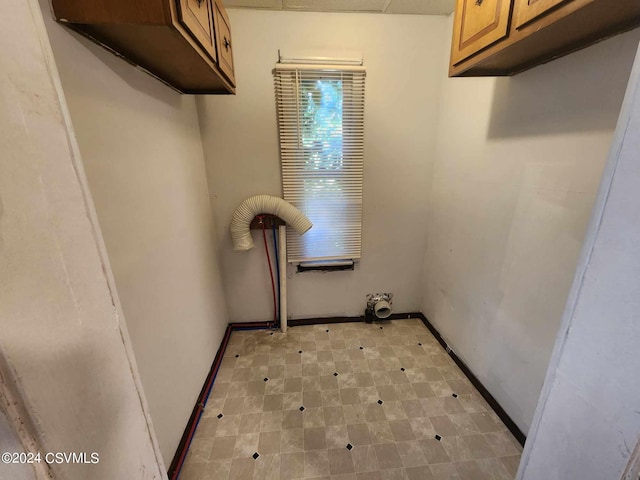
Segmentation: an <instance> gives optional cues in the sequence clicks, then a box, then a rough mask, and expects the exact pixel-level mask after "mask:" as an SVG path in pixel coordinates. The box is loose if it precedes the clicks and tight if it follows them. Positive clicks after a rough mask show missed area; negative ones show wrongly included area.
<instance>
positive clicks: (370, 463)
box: [351, 445, 379, 473]
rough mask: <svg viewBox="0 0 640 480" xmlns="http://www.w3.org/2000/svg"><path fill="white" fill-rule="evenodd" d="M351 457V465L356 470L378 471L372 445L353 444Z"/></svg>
mask: <svg viewBox="0 0 640 480" xmlns="http://www.w3.org/2000/svg"><path fill="white" fill-rule="evenodd" d="M351 459H352V461H353V466H354V469H355V471H356V473H358V472H372V471H378V469H379V467H378V458H377V456H376V452H375V449H374V447H373V446H372V445H360V446H354V447H353V448H352V449H351Z"/></svg>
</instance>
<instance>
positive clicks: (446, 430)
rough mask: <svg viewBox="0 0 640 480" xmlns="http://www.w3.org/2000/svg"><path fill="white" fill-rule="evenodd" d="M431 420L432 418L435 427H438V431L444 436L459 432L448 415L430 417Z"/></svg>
mask: <svg viewBox="0 0 640 480" xmlns="http://www.w3.org/2000/svg"><path fill="white" fill-rule="evenodd" d="M429 420H431V423H432V424H433V427H434V428H435V429H436V433H437V434H439V435H440V436H442V437H444V436H449V435H457V434H458V430H456V427H455V425H454V424H453V422H452V421H451V418H450V417H449V416H448V415H442V416H439V417H429Z"/></svg>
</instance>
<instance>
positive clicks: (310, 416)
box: [302, 408, 325, 428]
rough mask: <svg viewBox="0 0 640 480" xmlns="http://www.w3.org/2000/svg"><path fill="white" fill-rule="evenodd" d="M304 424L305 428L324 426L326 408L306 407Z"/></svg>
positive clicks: (303, 415)
mask: <svg viewBox="0 0 640 480" xmlns="http://www.w3.org/2000/svg"><path fill="white" fill-rule="evenodd" d="M302 426H303V427H304V428H314V427H324V426H325V423H324V409H323V408H305V410H304V412H302Z"/></svg>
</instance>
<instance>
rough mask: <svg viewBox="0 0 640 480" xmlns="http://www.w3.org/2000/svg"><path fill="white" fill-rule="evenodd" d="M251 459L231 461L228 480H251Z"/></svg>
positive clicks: (253, 463)
mask: <svg viewBox="0 0 640 480" xmlns="http://www.w3.org/2000/svg"><path fill="white" fill-rule="evenodd" d="M254 465H255V460H254V459H253V458H234V459H233V460H232V461H231V470H230V472H229V480H253V468H254Z"/></svg>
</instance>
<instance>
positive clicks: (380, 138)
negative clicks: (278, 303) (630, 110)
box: [198, 9, 448, 322]
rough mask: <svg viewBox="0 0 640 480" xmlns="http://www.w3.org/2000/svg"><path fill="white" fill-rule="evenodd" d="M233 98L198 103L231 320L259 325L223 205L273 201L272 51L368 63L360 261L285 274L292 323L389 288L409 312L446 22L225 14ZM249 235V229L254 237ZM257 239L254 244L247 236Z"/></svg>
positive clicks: (254, 273) (261, 259)
mask: <svg viewBox="0 0 640 480" xmlns="http://www.w3.org/2000/svg"><path fill="white" fill-rule="evenodd" d="M229 15H230V17H231V25H232V27H233V37H234V42H235V47H234V48H235V65H236V72H237V74H236V78H237V79H238V93H237V95H236V96H235V97H207V98H199V99H198V107H199V113H200V125H201V128H202V138H203V142H204V149H205V157H206V163H207V172H208V178H209V185H210V186H211V189H212V192H213V197H212V204H213V210H214V216H215V218H216V223H217V225H219V230H218V240H219V242H220V245H221V266H222V273H223V279H224V286H225V293H226V298H227V301H228V305H229V314H230V318H231V320H232V321H235V322H242V321H251V320H269V319H271V316H272V306H271V287H270V283H269V273H268V270H267V266H266V260H265V254H264V249H263V248H262V247H261V245H262V244H261V243H258V242H256V245H257V246H258V247H257V248H255V249H254V250H252V251H250V252H242V253H237V252H233V250H232V247H231V241H230V237H229V232H228V228H227V227H228V225H229V223H230V221H231V216H232V213H233V210H234V209H235V208H236V207H237V206H238V205H239V204H240V203H241V202H242V201H243V200H244V199H245V198H247V197H249V196H251V195H255V194H258V193H266V194H272V195H278V196H281V195H282V190H281V178H280V161H279V152H278V134H277V122H276V112H275V100H274V93H273V92H274V88H273V77H272V74H271V72H272V69H273V67H274V65H275V62H276V61H277V58H278V57H277V55H278V49H283V50H288V51H300V50H307V51H308V50H314V49H320V50H322V51H323V52H324V53H326V52H336V53H335V55H337V56H339V55H340V54H343V52H345V51H348V52H352V51H360V52H362V53H363V54H364V59H365V66H366V67H367V86H366V104H365V167H364V168H365V180H364V223H363V256H362V261H361V262H360V264H359V265H358V266H357V267H356V271H354V272H339V273H338V272H332V273H327V274H320V273H304V274H295V273H293V270H292V269H291V268H290V270H289V274H290V280H289V281H288V289H289V313H290V316H291V317H293V318H303V317H323V316H334V315H335V316H338V315H362V313H363V310H364V306H365V295H366V294H367V293H370V292H378V291H390V292H393V293H394V294H395V301H394V307H395V310H396V311H415V310H418V309H419V308H420V302H421V289H420V277H421V266H422V258H423V255H424V240H425V235H426V231H425V226H426V225H425V222H424V218H425V216H426V212H427V201H426V200H427V194H428V191H429V187H430V184H431V182H430V175H431V166H432V158H431V156H430V155H429V154H428V153H426V152H430V151H432V147H433V142H434V134H435V126H436V124H435V121H436V113H437V100H438V98H439V85H440V82H441V73H442V71H441V70H440V69H439V68H438V69H437V68H434V67H435V66H436V65H440V63H439V60H440V58H441V52H442V50H443V49H444V46H445V44H446V43H447V42H448V40H447V39H446V38H445V25H446V17H429V16H410V15H395V16H392V15H367V14H325V13H302V12H273V11H251V10H234V9H231V10H229ZM254 235H255V234H254ZM257 240H261V239H257Z"/></svg>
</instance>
